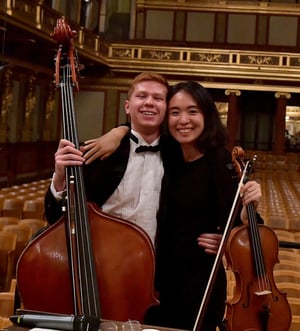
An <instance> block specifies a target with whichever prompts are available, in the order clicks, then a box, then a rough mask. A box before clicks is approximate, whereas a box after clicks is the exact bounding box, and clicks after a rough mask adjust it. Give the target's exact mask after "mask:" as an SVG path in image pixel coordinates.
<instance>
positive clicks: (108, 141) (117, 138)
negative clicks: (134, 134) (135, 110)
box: [80, 126, 129, 164]
mask: <svg viewBox="0 0 300 331" xmlns="http://www.w3.org/2000/svg"><path fill="white" fill-rule="evenodd" d="M128 131H129V128H128V127H127V126H119V127H117V128H113V129H112V130H110V131H109V132H107V133H106V134H104V135H103V136H101V137H99V138H96V139H90V140H87V141H85V142H84V146H81V147H80V150H81V151H82V152H83V153H84V158H85V163H86V164H90V163H91V162H93V161H94V160H96V159H97V158H100V159H101V160H104V159H105V158H107V157H109V156H110V155H111V154H112V153H114V152H115V151H116V149H117V148H118V147H119V146H120V143H121V140H122V139H123V138H124V137H125V136H126V134H127V133H128Z"/></svg>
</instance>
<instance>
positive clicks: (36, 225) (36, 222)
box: [19, 218, 48, 235]
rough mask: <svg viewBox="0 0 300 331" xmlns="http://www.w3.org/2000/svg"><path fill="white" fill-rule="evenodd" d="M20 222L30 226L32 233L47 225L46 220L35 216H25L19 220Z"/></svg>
mask: <svg viewBox="0 0 300 331" xmlns="http://www.w3.org/2000/svg"><path fill="white" fill-rule="evenodd" d="M19 223H20V224H25V225H28V226H30V227H31V229H32V234H33V235H34V234H35V233H36V232H38V231H39V230H40V229H42V228H44V227H46V226H47V225H48V223H47V221H45V220H41V219H35V218H25V219H21V220H20V221H19Z"/></svg>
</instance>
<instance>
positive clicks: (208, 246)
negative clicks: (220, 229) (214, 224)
mask: <svg viewBox="0 0 300 331" xmlns="http://www.w3.org/2000/svg"><path fill="white" fill-rule="evenodd" d="M221 239H222V235H221V234H218V233H202V234H201V235H200V236H199V237H198V238H197V241H198V245H199V246H201V247H203V248H204V250H205V253H207V254H217V252H218V249H219V246H220V242H221Z"/></svg>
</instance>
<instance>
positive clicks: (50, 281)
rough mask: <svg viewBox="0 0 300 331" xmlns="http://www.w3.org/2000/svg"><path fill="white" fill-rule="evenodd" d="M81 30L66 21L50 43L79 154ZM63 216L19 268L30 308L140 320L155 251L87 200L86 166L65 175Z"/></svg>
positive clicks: (149, 296) (150, 296)
mask: <svg viewBox="0 0 300 331" xmlns="http://www.w3.org/2000/svg"><path fill="white" fill-rule="evenodd" d="M75 37H76V32H75V31H72V30H71V28H70V27H69V25H67V24H66V22H65V20H64V18H60V19H58V20H57V25H56V28H55V29H54V34H53V38H54V39H55V40H57V42H58V44H59V49H58V52H57V55H56V60H55V80H56V85H57V87H59V88H60V91H61V101H62V124H63V136H64V138H65V139H68V140H70V141H72V142H73V143H74V144H75V146H76V147H77V148H79V141H78V134H77V125H76V116H75V110H74V101H73V89H74V88H77V89H78V81H77V76H78V68H79V65H78V61H77V56H76V52H75V48H74V38H75ZM65 209H66V211H65V213H64V216H63V217H62V218H61V219H60V220H59V221H58V222H56V223H55V224H53V225H51V226H49V227H48V228H47V229H46V230H45V231H43V232H42V233H39V234H38V235H37V236H36V237H35V238H34V239H33V240H32V241H31V242H30V243H29V244H28V245H27V247H26V248H25V250H24V251H23V253H22V255H21V256H20V258H19V260H18V264H17V274H16V278H17V288H18V293H19V296H20V300H21V303H22V306H23V308H24V309H25V310H30V311H41V312H48V313H54V314H75V315H89V316H96V317H97V318H99V319H100V318H103V319H110V320H119V321H125V320H128V319H133V320H138V321H140V322H142V321H143V318H144V314H145V311H146V310H147V309H148V308H149V307H150V306H151V305H154V304H157V303H158V301H157V300H156V298H155V296H154V285H153V284H154V249H153V245H152V243H151V240H150V238H149V237H148V235H147V234H146V233H145V232H144V231H143V230H142V229H141V228H140V227H139V226H137V225H135V224H133V223H131V222H129V221H127V220H123V219H120V218H118V217H113V216H111V215H108V214H105V213H103V212H102V211H101V210H99V208H98V207H97V206H96V205H94V204H92V203H89V202H88V201H87V200H86V194H85V188H84V184H83V171H82V167H81V166H72V167H67V169H66V204H65Z"/></svg>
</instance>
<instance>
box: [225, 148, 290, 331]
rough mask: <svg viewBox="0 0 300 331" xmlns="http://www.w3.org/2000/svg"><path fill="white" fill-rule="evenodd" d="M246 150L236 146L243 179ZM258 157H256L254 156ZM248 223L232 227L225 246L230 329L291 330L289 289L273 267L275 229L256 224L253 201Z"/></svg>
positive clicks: (249, 168)
mask: <svg viewBox="0 0 300 331" xmlns="http://www.w3.org/2000/svg"><path fill="white" fill-rule="evenodd" d="M243 156H244V151H243V150H242V149H241V148H235V149H234V150H233V163H234V166H235V168H236V171H237V173H238V174H240V175H241V181H242V182H243V183H245V182H246V181H247V180H248V176H249V174H251V172H252V170H253V167H252V163H253V160H252V161H250V160H248V161H247V162H246V163H245V162H244V161H243ZM254 160H255V159H254ZM247 215H248V224H245V225H241V226H238V227H236V228H234V229H232V231H231V233H230V236H229V239H228V241H227V245H226V249H225V257H226V261H227V267H228V269H229V270H232V272H233V273H234V276H235V280H236V287H235V291H234V295H233V297H232V299H230V300H228V302H227V306H226V314H225V326H226V330H227V331H244V330H245V331H246V330H251V331H288V330H289V327H290V324H291V309H290V306H289V304H288V301H287V298H286V293H282V292H280V291H279V290H278V288H277V286H276V284H275V281H274V278H273V268H274V265H275V264H276V263H278V262H279V260H278V246H279V245H278V240H277V237H276V234H275V233H274V231H273V230H272V229H271V228H269V227H267V226H265V225H262V224H257V220H256V213H255V210H254V207H253V204H252V203H250V204H249V205H247Z"/></svg>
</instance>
